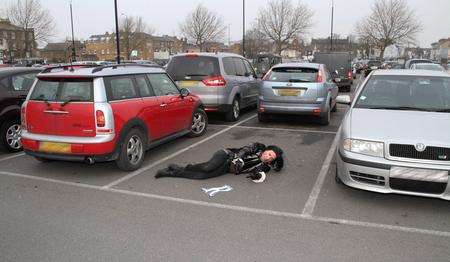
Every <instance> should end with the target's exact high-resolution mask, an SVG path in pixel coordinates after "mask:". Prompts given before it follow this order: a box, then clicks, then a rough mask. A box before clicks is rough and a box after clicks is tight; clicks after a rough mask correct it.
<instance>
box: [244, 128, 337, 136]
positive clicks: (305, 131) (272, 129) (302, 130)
mask: <svg viewBox="0 0 450 262" xmlns="http://www.w3.org/2000/svg"><path fill="white" fill-rule="evenodd" d="M236 128H246V129H261V130H271V131H288V132H303V133H320V134H333V135H335V134H336V133H337V132H333V131H319V130H308V129H290V128H275V127H254V126H237V127H236Z"/></svg>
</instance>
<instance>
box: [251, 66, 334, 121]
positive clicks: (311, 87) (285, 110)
mask: <svg viewBox="0 0 450 262" xmlns="http://www.w3.org/2000/svg"><path fill="white" fill-rule="evenodd" d="M338 92H339V90H338V87H337V85H336V84H335V82H334V80H333V79H332V78H331V74H330V73H329V72H328V70H327V69H326V66H325V65H323V64H315V63H285V64H279V65H276V66H274V67H272V69H271V70H270V71H269V72H268V73H267V74H266V76H265V77H264V79H263V84H262V86H261V90H260V94H259V103H258V118H259V121H261V122H266V121H268V120H269V116H270V115H274V114H294V115H313V116H317V117H319V119H320V123H321V124H323V125H328V124H329V122H330V118H331V112H332V111H336V97H337V95H338Z"/></svg>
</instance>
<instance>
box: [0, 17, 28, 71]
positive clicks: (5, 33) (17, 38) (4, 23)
mask: <svg viewBox="0 0 450 262" xmlns="http://www.w3.org/2000/svg"><path fill="white" fill-rule="evenodd" d="M35 51H36V41H35V39H34V30H33V29H24V28H22V27H18V26H15V25H13V24H12V23H11V22H10V21H9V20H8V19H0V60H3V61H4V62H13V61H14V60H16V59H20V58H27V57H32V56H33V55H34V54H35Z"/></svg>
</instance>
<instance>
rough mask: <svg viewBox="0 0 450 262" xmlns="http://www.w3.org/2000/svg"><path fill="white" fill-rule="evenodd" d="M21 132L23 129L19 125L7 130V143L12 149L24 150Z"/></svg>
mask: <svg viewBox="0 0 450 262" xmlns="http://www.w3.org/2000/svg"><path fill="white" fill-rule="evenodd" d="M20 131H21V127H20V125H18V124H14V125H12V126H10V127H9V128H8V129H7V130H6V142H7V144H8V146H9V147H10V148H12V149H16V150H18V149H21V148H22V142H21V141H20Z"/></svg>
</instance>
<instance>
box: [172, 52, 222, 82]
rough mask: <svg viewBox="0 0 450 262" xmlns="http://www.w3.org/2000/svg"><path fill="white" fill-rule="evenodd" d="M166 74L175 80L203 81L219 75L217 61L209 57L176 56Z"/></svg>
mask: <svg viewBox="0 0 450 262" xmlns="http://www.w3.org/2000/svg"><path fill="white" fill-rule="evenodd" d="M167 73H168V74H169V75H170V76H171V77H172V78H173V79H174V80H175V81H179V80H199V81H200V80H203V79H205V78H208V77H211V76H218V75H220V67H219V60H218V59H217V58H216V57H210V56H196V55H186V56H176V57H173V58H172V59H171V60H170V62H169V64H168V66H167Z"/></svg>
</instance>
